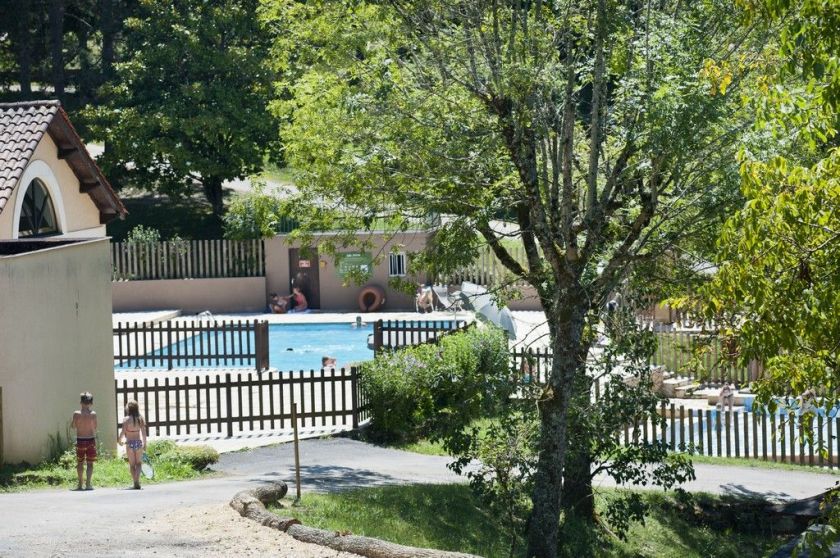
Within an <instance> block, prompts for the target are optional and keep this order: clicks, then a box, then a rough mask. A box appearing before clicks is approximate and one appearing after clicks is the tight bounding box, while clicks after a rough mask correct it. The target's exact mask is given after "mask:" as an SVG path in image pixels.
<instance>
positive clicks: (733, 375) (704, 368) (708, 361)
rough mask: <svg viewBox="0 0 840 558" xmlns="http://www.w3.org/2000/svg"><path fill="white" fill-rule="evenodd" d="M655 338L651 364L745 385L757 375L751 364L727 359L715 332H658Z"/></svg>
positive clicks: (697, 377)
mask: <svg viewBox="0 0 840 558" xmlns="http://www.w3.org/2000/svg"><path fill="white" fill-rule="evenodd" d="M656 339H657V348H656V353H654V355H653V357H652V358H651V364H654V365H659V366H664V367H665V369H666V370H668V371H669V372H674V373H676V374H679V375H681V376H686V377H689V378H692V379H694V380H697V381H702V382H707V383H712V384H719V383H722V382H723V381H725V380H731V381H733V382H735V383H736V384H737V385H746V384H748V383H749V382H750V381H751V380H753V379H755V378H754V377H752V376H751V374H750V370H749V369H748V368H745V367H738V366H732V365H731V364H730V363H729V362H728V361H727V359H726V358H725V349H724V347H723V345H722V343H721V341H720V339H719V338H718V337H717V336H715V335H710V334H700V333H686V332H658V333H656Z"/></svg>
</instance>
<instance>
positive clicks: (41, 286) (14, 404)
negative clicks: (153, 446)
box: [0, 239, 116, 463]
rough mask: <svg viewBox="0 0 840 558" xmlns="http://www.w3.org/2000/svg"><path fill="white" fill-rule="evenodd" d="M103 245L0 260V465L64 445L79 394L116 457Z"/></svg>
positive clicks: (75, 246) (33, 459)
mask: <svg viewBox="0 0 840 558" xmlns="http://www.w3.org/2000/svg"><path fill="white" fill-rule="evenodd" d="M110 287H111V276H110V264H109V259H108V240H107V239H101V240H92V241H88V242H81V243H77V244H69V245H64V246H60V247H56V248H50V249H46V250H39V251H36V252H30V253H26V254H19V255H14V256H5V257H0V296H2V303H0V355H2V357H0V385H2V386H3V439H4V453H5V455H4V460H5V461H6V462H9V463H16V462H20V461H29V462H37V461H40V460H41V459H43V458H45V457H47V456H48V452H49V447H50V446H49V437H50V436H55V435H56V434H60V435H61V437H62V439H63V440H66V437H67V434H68V432H72V431H69V430H68V428H69V423H70V418H71V417H72V414H73V411H74V410H75V409H78V408H79V393H80V392H82V391H90V392H92V393H93V395H94V410H96V412H97V415H98V416H99V440H100V442H101V443H102V446H103V447H104V448H106V449H109V450H115V449H116V427H115V424H116V409H115V399H114V367H113V343H112V335H111V298H110V296H108V295H109V294H110Z"/></svg>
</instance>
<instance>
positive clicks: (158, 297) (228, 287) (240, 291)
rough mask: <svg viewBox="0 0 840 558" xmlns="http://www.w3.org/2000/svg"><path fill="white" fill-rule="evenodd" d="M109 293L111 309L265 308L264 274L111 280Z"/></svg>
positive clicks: (215, 309) (197, 309) (253, 309)
mask: <svg viewBox="0 0 840 558" xmlns="http://www.w3.org/2000/svg"><path fill="white" fill-rule="evenodd" d="M112 292H113V304H114V312H134V311H140V310H160V309H161V308H177V309H180V310H181V311H183V312H184V313H188V314H189V313H193V312H203V311H204V310H209V311H211V312H218V313H220V312H260V311H263V310H265V307H266V287H265V278H264V277H228V278H224V279H161V280H154V281H114V283H113V285H112Z"/></svg>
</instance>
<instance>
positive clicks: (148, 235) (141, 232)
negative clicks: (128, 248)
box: [125, 225, 160, 244]
mask: <svg viewBox="0 0 840 558" xmlns="http://www.w3.org/2000/svg"><path fill="white" fill-rule="evenodd" d="M125 242H127V243H129V244H132V243H133V244H152V243H154V242H160V231H159V230H157V229H155V228H153V227H146V226H143V225H137V226H136V227H134V228H133V229H131V230H130V231H128V235H126V237H125Z"/></svg>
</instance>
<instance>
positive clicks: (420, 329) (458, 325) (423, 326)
mask: <svg viewBox="0 0 840 558" xmlns="http://www.w3.org/2000/svg"><path fill="white" fill-rule="evenodd" d="M470 325H471V324H469V323H467V321H466V320H423V321H405V320H377V321H376V322H374V324H373V350H374V352H375V353H376V352H380V351H382V350H395V349H399V348H402V347H407V346H409V345H422V344H424V343H437V342H438V340H439V339H440V338H441V337H443V336H444V335H448V334H450V333H455V332H457V331H464V330H465V329H467V328H468V327H470Z"/></svg>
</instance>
